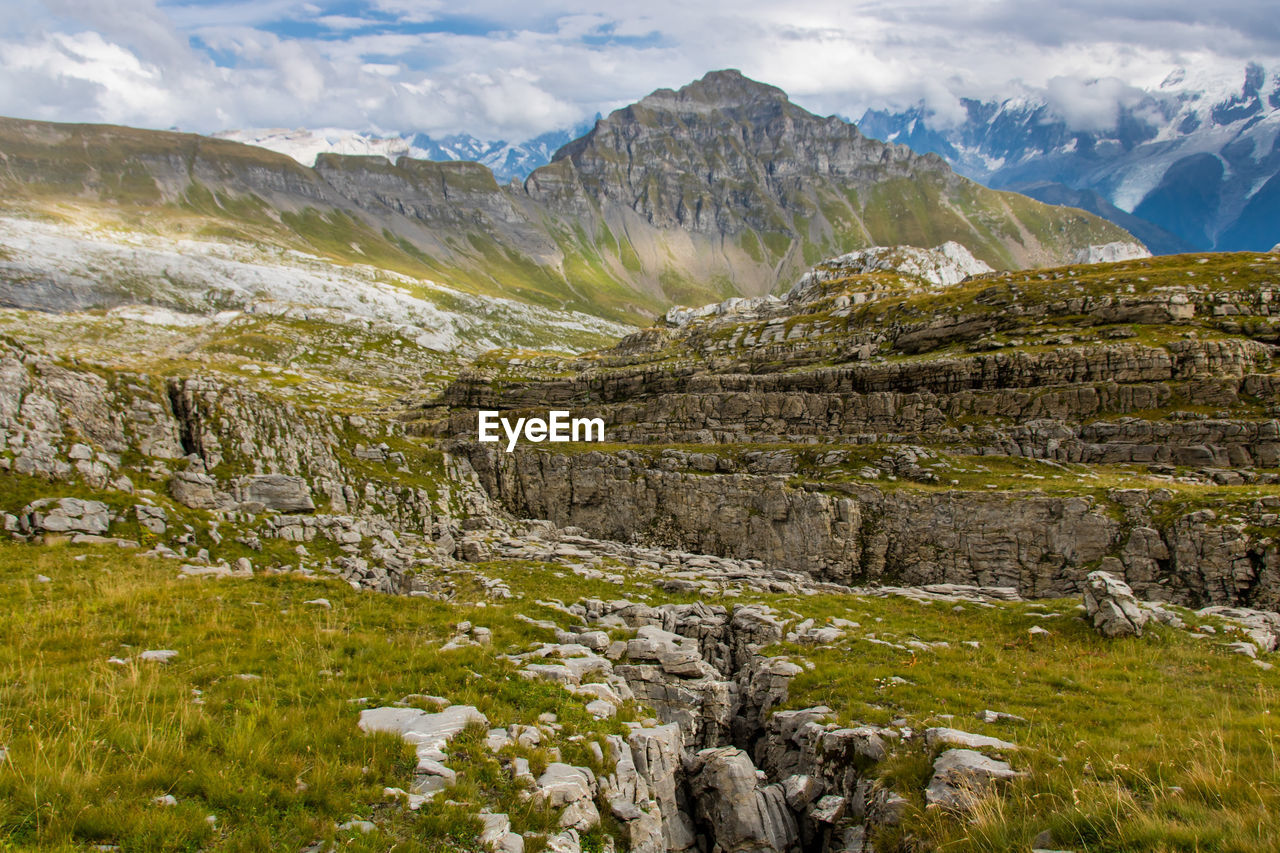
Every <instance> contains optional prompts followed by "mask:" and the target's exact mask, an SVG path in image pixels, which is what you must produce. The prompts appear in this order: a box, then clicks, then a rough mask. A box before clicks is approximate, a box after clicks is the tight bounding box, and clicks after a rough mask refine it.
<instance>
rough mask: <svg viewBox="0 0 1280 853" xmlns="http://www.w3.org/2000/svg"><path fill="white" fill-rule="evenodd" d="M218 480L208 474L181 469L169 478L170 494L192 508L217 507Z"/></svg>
mask: <svg viewBox="0 0 1280 853" xmlns="http://www.w3.org/2000/svg"><path fill="white" fill-rule="evenodd" d="M217 485H218V481H217V480H215V479H213V478H212V477H210V476H209V475H208V474H199V473H196V472H194V471H179V472H178V473H176V474H174V475H173V478H172V479H171V480H169V494H170V495H171V496H172V497H173V499H174V500H175V501H177V502H178V503H180V504H182V505H183V506H189V507H191V508H192V509H215V508H216V507H217V506H218V498H217V494H216V489H217Z"/></svg>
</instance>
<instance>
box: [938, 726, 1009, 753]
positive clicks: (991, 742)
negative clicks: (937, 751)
mask: <svg viewBox="0 0 1280 853" xmlns="http://www.w3.org/2000/svg"><path fill="white" fill-rule="evenodd" d="M924 739H925V743H926V744H928V745H929V746H930V747H933V748H936V747H938V746H942V745H944V744H950V745H953V746H963V747H965V748H967V749H999V750H1003V749H1017V748H1018V745H1017V744H1016V743H1010V742H1009V741H1007V740H1000V738H994V737H988V736H987V735H979V734H974V733H973V732H962V731H960V730H959V729H947V728H932V729H926V730H925V733H924Z"/></svg>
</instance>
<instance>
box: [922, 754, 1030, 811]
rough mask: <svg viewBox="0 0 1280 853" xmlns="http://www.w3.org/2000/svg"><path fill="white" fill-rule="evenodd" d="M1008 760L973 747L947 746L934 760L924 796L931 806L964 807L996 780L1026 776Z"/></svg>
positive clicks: (960, 808)
mask: <svg viewBox="0 0 1280 853" xmlns="http://www.w3.org/2000/svg"><path fill="white" fill-rule="evenodd" d="M1025 775H1026V774H1025V773H1019V772H1018V771H1016V770H1014V769H1013V768H1012V767H1010V766H1009V764H1008V763H1007V762H1004V761H999V760H997V759H994V758H988V757H987V756H985V755H983V754H982V753H981V752H976V751H974V750H972V749H948V750H947V751H946V752H944V753H942V754H941V755H939V756H938V758H937V760H935V761H934V762H933V777H932V778H931V779H930V780H929V787H928V788H926V789H925V792H924V799H925V802H926V803H928V804H929V805H930V806H932V807H937V808H945V809H958V810H965V809H968V808H971V807H972V806H973V804H974V803H975V802H977V800H978V798H979V797H980V796H981V795H982V794H983V793H984V792H985V791H986V790H987V789H988V788H990V787H991V785H992V784H993V783H995V782H999V781H1003V780H1007V779H1017V778H1020V777H1022V776H1025Z"/></svg>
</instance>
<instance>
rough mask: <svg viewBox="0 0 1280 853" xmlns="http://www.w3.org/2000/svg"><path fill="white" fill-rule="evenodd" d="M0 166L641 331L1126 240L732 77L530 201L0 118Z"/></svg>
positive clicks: (647, 109)
mask: <svg viewBox="0 0 1280 853" xmlns="http://www.w3.org/2000/svg"><path fill="white" fill-rule="evenodd" d="M757 121H758V122H760V124H759V127H755V126H754V125H753V122H757ZM753 128H754V129H753ZM646 140H647V141H646ZM637 146H638V147H637ZM632 149H634V150H632ZM0 154H3V157H4V168H3V171H2V172H0V180H3V184H4V186H5V188H6V191H7V193H8V199H9V201H8V203H7V207H8V208H9V209H10V211H11V212H13V213H17V214H18V215H23V216H27V215H33V214H34V215H37V216H45V215H48V216H53V217H54V218H55V219H56V218H59V217H67V216H68V215H70V217H71V219H72V220H73V221H75V220H77V219H80V220H84V221H97V220H98V219H101V220H103V221H104V222H106V223H108V224H109V225H110V227H111V228H113V229H118V228H123V229H126V230H127V229H137V228H144V226H143V225H142V223H144V222H146V223H148V225H147V226H145V227H154V226H163V228H162V230H166V231H167V233H169V234H170V235H171V236H173V235H180V236H183V237H185V236H189V235H190V234H191V233H192V232H195V233H197V234H204V235H211V236H214V237H216V238H217V239H224V240H225V239H232V240H237V241H242V242H246V243H249V244H253V245H266V246H270V247H277V248H283V249H286V250H294V251H296V250H303V251H306V252H308V253H313V254H317V255H320V256H322V257H325V258H327V259H330V260H336V261H338V262H340V263H358V264H372V265H374V266H376V267H378V268H381V269H388V270H391V271H394V272H397V273H400V274H406V275H410V276H413V277H418V278H427V279H430V280H433V281H439V282H441V283H443V284H445V285H447V286H449V287H452V288H455V289H459V290H464V291H468V292H471V293H475V294H480V295H501V296H508V297H513V298H517V299H521V300H524V301H528V302H532V303H534V304H538V305H540V306H543V307H549V308H554V309H564V308H567V309H570V310H580V311H586V312H590V313H594V314H596V315H598V316H600V315H603V316H606V317H612V318H615V319H619V318H620V319H627V320H633V321H634V320H636V319H638V318H641V317H644V316H652V315H654V314H656V313H660V312H661V311H663V310H665V309H666V308H668V307H670V305H671V304H672V303H686V304H700V303H702V302H705V301H708V300H710V299H717V298H723V297H725V296H730V295H734V294H744V295H760V294H763V293H767V292H769V291H771V290H773V289H774V288H775V287H776V286H777V285H778V284H779V282H789V281H791V280H793V279H794V277H795V276H796V275H799V274H800V273H801V272H802V271H803V270H804V269H806V268H807V267H808V266H809V265H811V264H812V263H814V262H816V261H817V260H819V259H820V258H822V257H826V256H829V255H832V254H836V253H840V252H844V251H849V250H853V249H858V248H864V247H867V246H870V245H898V244H903V243H916V244H920V245H926V244H927V245H933V244H935V243H938V242H941V241H943V240H947V239H951V240H956V241H958V242H960V243H962V244H964V245H966V246H967V247H968V248H969V249H970V251H972V252H973V253H974V254H975V255H977V256H978V257H981V258H983V259H984V260H985V261H986V262H987V263H989V264H990V265H992V266H994V267H997V268H1013V267H1022V266H1028V265H1035V264H1041V263H1051V262H1058V263H1060V262H1064V261H1067V260H1070V259H1071V258H1073V257H1074V256H1075V255H1076V254H1077V253H1078V252H1080V251H1082V250H1087V249H1088V247H1089V246H1092V245H1100V244H1107V243H1112V242H1116V241H1128V240H1130V238H1129V236H1128V235H1127V234H1126V233H1125V232H1123V231H1122V230H1120V229H1118V228H1115V227H1114V226H1111V225H1109V224H1107V223H1105V222H1103V221H1102V220H1099V219H1097V218H1096V217H1093V216H1091V215H1088V214H1084V213H1080V212H1078V211H1073V210H1070V209H1066V208H1054V207H1046V206H1043V205H1040V204H1039V203H1037V202H1033V201H1031V200H1029V199H1026V198H1025V197H1022V196H1017V195H1011V194H1000V193H993V192H991V191H989V190H986V189H985V188H983V187H981V186H979V185H977V184H974V183H972V182H970V181H968V180H966V179H963V178H960V177H958V176H956V175H955V174H954V173H952V172H951V171H950V170H949V169H948V168H947V167H946V166H945V164H944V163H943V162H942V161H941V160H939V159H937V158H933V157H918V156H916V155H913V154H911V153H910V152H909V151H908V150H907V149H906V148H905V147H902V146H897V147H895V146H884V145H882V144H880V143H876V142H874V141H871V140H868V139H866V138H864V137H862V136H861V135H860V134H859V133H858V132H857V131H856V129H853V128H852V127H850V126H849V125H847V124H846V123H844V122H841V121H839V120H838V119H830V118H828V119H823V118H819V117H817V116H813V115H811V114H809V113H807V112H805V111H803V110H800V109H799V108H798V107H795V106H794V105H792V104H790V102H788V101H786V99H785V97H784V96H783V95H782V94H781V92H779V91H778V90H776V89H773V88H772V87H767V86H764V85H763V84H759V83H755V82H754V81H750V80H747V79H746V78H743V77H742V76H741V75H739V74H737V73H736V72H714V73H713V74H710V75H708V76H707V77H706V78H704V79H703V80H702V81H698V82H696V83H693V84H690V85H689V86H686V87H685V88H684V89H682V90H680V93H676V94H672V95H666V94H662V93H658V94H657V95H656V96H654V97H653V98H650V99H646V100H644V101H642V102H641V103H640V104H637V105H635V106H634V107H631V108H627V109H624V110H621V111H619V112H617V113H615V114H613V115H611V116H609V117H607V118H605V119H602V120H601V121H600V122H599V123H598V125H597V127H596V128H594V129H593V130H592V131H591V132H590V133H588V134H587V135H586V136H584V137H582V138H581V139H580V140H578V141H576V142H575V143H573V144H571V145H570V146H567V147H566V148H564V149H562V150H561V151H560V152H558V154H557V155H556V157H555V158H554V159H553V162H551V163H550V164H548V165H547V166H544V167H542V168H540V169H537V170H535V171H534V172H533V173H532V174H531V175H530V176H529V178H528V179H527V180H526V181H525V183H524V185H523V186H500V185H499V184H498V182H497V181H496V180H495V179H494V176H493V173H492V172H490V171H489V170H488V169H487V168H485V167H484V166H481V165H478V164H474V163H436V162H429V161H420V160H413V159H409V158H400V159H398V160H397V161H396V162H395V163H390V162H388V161H387V160H386V159H385V158H383V157H376V156H365V157H357V156H341V155H335V154H320V155H319V156H318V157H317V159H316V163H315V167H314V168H307V167H304V166H302V165H300V164H299V163H297V162H296V161H294V160H292V159H290V158H286V157H284V156H282V155H278V154H274V153H272V152H268V151H265V150H263V149H259V148H254V147H252V146H247V145H240V144H237V143H233V142H231V141H228V140H218V139H210V138H204V137H197V136H192V135H183V134H175V133H167V132H158V131H137V130H131V129H128V128H111V127H94V126H79V125H52V124H44V123H40V122H27V121H20V120H6V121H5V122H3V123H0ZM69 211H71V213H69ZM156 212H163V214H164V215H163V216H152V214H153V213H156Z"/></svg>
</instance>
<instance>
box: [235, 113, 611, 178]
mask: <svg viewBox="0 0 1280 853" xmlns="http://www.w3.org/2000/svg"><path fill="white" fill-rule="evenodd" d="M588 129H590V125H583V126H580V127H577V128H574V129H573V130H553V131H550V132H548V133H544V134H542V135H540V136H535V137H533V138H532V139H528V140H525V141H524V142H517V143H511V142H506V141H504V140H500V139H499V140H486V139H477V138H476V137H474V136H471V135H470V134H466V133H460V134H454V135H452V136H444V137H440V138H439V139H435V138H433V137H430V136H428V135H426V134H425V133H408V134H401V135H399V136H376V135H373V134H368V133H359V132H357V131H353V130H339V129H335V128H321V129H315V130H308V129H305V128H299V129H297V130H284V129H280V128H275V129H260V130H224V131H222V132H220V133H215V134H214V137H216V138H218V139H229V140H231V141H233V142H243V143H245V144H246V145H256V146H258V147H259V148H266V149H268V150H269V151H276V152H278V153H280V154H285V155H288V156H289V157H292V158H293V159H295V160H297V161H298V162H299V163H301V164H302V165H304V166H314V165H315V162H316V157H318V156H319V155H321V154H353V155H362V156H368V155H373V156H378V157H385V158H386V159H387V160H388V161H390V162H392V163H394V162H395V161H396V160H398V159H400V158H401V157H412V158H413V159H415V160H437V161H441V162H451V161H466V162H472V163H483V164H484V165H486V166H488V167H489V169H490V171H492V172H493V175H494V177H495V178H497V179H498V180H499V181H502V182H507V181H511V180H521V181H522V180H524V179H525V178H526V177H528V176H529V173H530V172H532V171H533V170H534V169H536V168H538V167H539V166H545V165H546V164H547V163H549V162H550V161H551V156H552V155H553V154H554V153H555V152H556V150H557V149H559V148H560V147H561V146H563V145H565V144H566V143H568V142H569V141H570V140H572V139H574V138H575V137H577V136H579V135H581V134H583V133H585V132H586V131H587V130H588Z"/></svg>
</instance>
